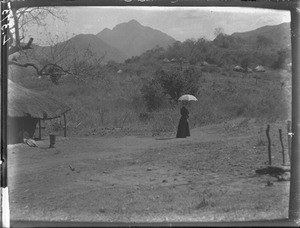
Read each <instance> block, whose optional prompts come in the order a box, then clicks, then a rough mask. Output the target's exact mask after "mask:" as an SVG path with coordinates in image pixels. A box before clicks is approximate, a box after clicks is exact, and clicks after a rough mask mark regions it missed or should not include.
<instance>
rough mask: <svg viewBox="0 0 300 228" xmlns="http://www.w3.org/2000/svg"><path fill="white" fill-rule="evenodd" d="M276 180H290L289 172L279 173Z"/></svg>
mask: <svg viewBox="0 0 300 228" xmlns="http://www.w3.org/2000/svg"><path fill="white" fill-rule="evenodd" d="M277 179H278V181H290V180H291V174H290V173H289V172H285V173H284V174H282V175H279V176H278V177H277Z"/></svg>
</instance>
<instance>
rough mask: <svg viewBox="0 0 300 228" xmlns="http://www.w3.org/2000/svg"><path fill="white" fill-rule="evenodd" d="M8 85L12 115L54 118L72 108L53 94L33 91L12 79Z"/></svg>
mask: <svg viewBox="0 0 300 228" xmlns="http://www.w3.org/2000/svg"><path fill="white" fill-rule="evenodd" d="M7 87H8V94H7V99H8V103H7V114H8V116H10V117H23V116H31V117H34V118H40V119H53V118H56V117H59V116H61V115H62V114H64V113H66V112H67V111H69V110H70V109H71V108H70V107H69V106H67V105H66V104H64V103H62V102H60V101H58V100H56V99H55V98H53V97H51V96H48V95H43V94H40V93H38V92H34V91H31V90H29V89H26V88H24V87H23V86H20V85H18V84H16V83H14V82H12V81H11V80H8V85H7Z"/></svg>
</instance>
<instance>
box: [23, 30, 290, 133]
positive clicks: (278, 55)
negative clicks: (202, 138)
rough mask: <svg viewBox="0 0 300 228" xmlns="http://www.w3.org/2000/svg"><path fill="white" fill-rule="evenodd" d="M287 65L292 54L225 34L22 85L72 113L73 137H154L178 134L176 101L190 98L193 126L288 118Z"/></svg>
mask: <svg viewBox="0 0 300 228" xmlns="http://www.w3.org/2000/svg"><path fill="white" fill-rule="evenodd" d="M266 44H267V45H266ZM289 61H290V51H289V49H286V48H282V47H276V46H274V44H273V43H272V42H270V41H268V40H267V38H263V37H259V38H258V39H257V43H256V44H255V45H254V46H253V45H250V44H247V43H245V41H243V40H242V39H241V38H236V37H231V36H227V35H225V34H222V33H220V34H219V35H218V36H217V37H216V39H215V40H214V41H208V40H206V39H204V38H201V39H198V40H193V39H189V40H186V41H185V42H175V43H174V44H173V45H172V46H169V48H168V49H166V50H165V49H163V48H160V47H156V48H154V49H152V50H149V51H147V52H145V53H143V54H142V55H140V56H135V57H132V58H130V59H127V60H126V61H125V62H124V63H123V64H120V63H116V62H113V61H111V62H109V63H107V64H106V65H101V66H100V65H98V66H97V67H93V66H85V67H87V69H89V71H86V74H85V76H84V77H74V76H71V75H69V76H59V78H57V79H55V82H56V83H55V84H54V83H53V76H52V78H51V77H49V78H48V79H47V78H41V79H38V78H37V77H35V78H30V80H28V78H27V79H26V77H24V76H23V77H19V78H18V80H19V83H21V84H23V85H24V86H25V87H28V88H33V89H39V90H47V91H48V92H49V93H51V94H53V95H54V96H56V97H58V98H59V99H62V100H63V101H65V102H66V103H68V104H69V105H70V106H71V107H72V111H71V112H70V113H69V114H68V120H69V121H68V123H69V124H68V128H69V131H70V132H71V134H72V135H90V134H100V132H101V131H100V130H101V129H104V128H106V129H123V130H126V131H127V132H128V134H131V133H137V134H142V132H143V134H150V135H151V134H152V135H153V134H160V133H162V132H170V131H173V132H174V131H175V130H176V127H177V122H178V119H179V117H180V116H179V107H180V106H179V105H180V104H179V102H178V101H177V100H178V98H179V97H180V96H181V95H182V94H185V93H190V94H193V95H195V96H197V97H198V100H199V101H198V102H193V103H191V104H190V107H189V109H190V112H191V120H190V122H191V125H192V127H194V126H201V125H205V124H210V123H216V122H222V121H225V120H228V119H232V118H236V117H241V116H243V117H253V118H258V119H260V120H261V121H263V120H267V121H275V120H278V119H286V118H289V115H288V111H287V110H288V106H289V102H290V100H289V97H288V96H287V94H288V93H287V90H286V88H288V87H287V86H288V85H289V83H290V78H291V77H290V76H291V74H290V72H289V71H288V69H285V68H286V63H287V62H289ZM89 64H90V63H89ZM235 65H241V66H242V67H244V68H246V67H251V68H253V67H255V66H257V65H263V66H264V67H265V68H266V69H267V71H266V72H253V73H242V72H235V71H233V70H232V69H233V66H235ZM22 70H23V69H22ZM31 74H32V73H31ZM51 81H52V82H51Z"/></svg>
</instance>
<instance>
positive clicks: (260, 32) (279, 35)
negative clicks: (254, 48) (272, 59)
mask: <svg viewBox="0 0 300 228" xmlns="http://www.w3.org/2000/svg"><path fill="white" fill-rule="evenodd" d="M231 36H232V37H240V38H242V39H243V40H244V41H245V42H247V43H249V44H256V42H257V38H258V37H259V36H264V37H265V38H267V40H272V42H273V43H274V44H275V45H276V46H278V47H290V45H291V27H290V23H282V24H279V25H267V26H263V27H260V28H258V29H255V30H252V31H248V32H235V33H233V34H232V35H231Z"/></svg>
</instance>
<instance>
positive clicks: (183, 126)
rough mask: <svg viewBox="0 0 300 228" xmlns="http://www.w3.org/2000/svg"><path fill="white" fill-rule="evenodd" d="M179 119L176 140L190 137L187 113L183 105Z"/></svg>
mask: <svg viewBox="0 0 300 228" xmlns="http://www.w3.org/2000/svg"><path fill="white" fill-rule="evenodd" d="M180 114H181V118H180V121H179V124H178V129H177V134H176V138H185V137H187V136H190V127H189V122H188V119H189V111H188V110H187V109H186V107H185V103H182V108H181V110H180Z"/></svg>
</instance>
